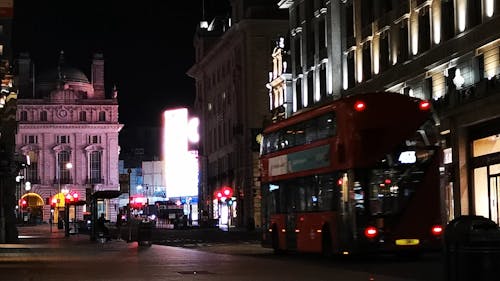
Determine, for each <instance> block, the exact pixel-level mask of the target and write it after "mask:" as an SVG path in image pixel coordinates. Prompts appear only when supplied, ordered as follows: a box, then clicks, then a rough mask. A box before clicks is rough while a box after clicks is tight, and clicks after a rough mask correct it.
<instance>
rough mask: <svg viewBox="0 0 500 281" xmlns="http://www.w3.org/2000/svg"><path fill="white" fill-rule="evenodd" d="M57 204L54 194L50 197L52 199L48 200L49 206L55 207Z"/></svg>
mask: <svg viewBox="0 0 500 281" xmlns="http://www.w3.org/2000/svg"><path fill="white" fill-rule="evenodd" d="M56 205H57V198H56V197H55V196H54V197H52V201H51V202H50V208H51V209H55V208H56Z"/></svg>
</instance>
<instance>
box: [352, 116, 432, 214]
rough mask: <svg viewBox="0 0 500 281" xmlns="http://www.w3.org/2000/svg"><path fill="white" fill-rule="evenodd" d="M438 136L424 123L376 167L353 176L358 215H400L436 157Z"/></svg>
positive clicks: (430, 123) (360, 170)
mask: <svg viewBox="0 0 500 281" xmlns="http://www.w3.org/2000/svg"><path fill="white" fill-rule="evenodd" d="M438 148H439V147H438V139H437V132H435V127H434V125H433V124H432V122H428V123H426V124H425V125H424V126H422V127H421V128H420V130H418V131H417V132H416V134H415V135H414V137H413V138H411V139H408V140H405V141H404V142H403V143H401V144H400V145H399V146H398V148H397V149H395V150H394V151H393V152H392V153H389V154H386V155H385V157H384V158H383V159H381V160H380V161H378V162H377V164H376V165H375V166H374V167H372V168H368V169H358V170H357V171H356V172H355V175H356V176H355V181H354V201H355V207H356V211H357V213H358V214H364V215H372V216H373V215H375V216H385V215H394V214H398V213H400V212H401V211H402V210H403V209H404V207H405V206H406V205H407V203H408V201H409V200H411V198H412V196H413V194H415V192H416V191H417V190H416V189H417V188H418V187H419V186H422V179H423V178H424V172H425V171H426V168H427V166H428V165H429V164H430V163H431V161H432V160H433V159H434V158H435V157H437V150H438Z"/></svg>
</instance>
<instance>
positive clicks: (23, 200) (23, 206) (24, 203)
mask: <svg viewBox="0 0 500 281" xmlns="http://www.w3.org/2000/svg"><path fill="white" fill-rule="evenodd" d="M26 207H28V202H27V201H26V200H25V199H21V208H23V209H26Z"/></svg>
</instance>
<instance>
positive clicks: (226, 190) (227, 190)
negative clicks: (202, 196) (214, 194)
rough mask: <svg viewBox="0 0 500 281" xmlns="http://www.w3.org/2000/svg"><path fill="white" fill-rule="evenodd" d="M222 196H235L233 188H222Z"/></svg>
mask: <svg viewBox="0 0 500 281" xmlns="http://www.w3.org/2000/svg"><path fill="white" fill-rule="evenodd" d="M222 195H223V196H224V197H227V198H230V197H232V196H233V189H232V188H230V187H229V186H224V187H223V188H222Z"/></svg>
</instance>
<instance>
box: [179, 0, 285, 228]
mask: <svg viewBox="0 0 500 281" xmlns="http://www.w3.org/2000/svg"><path fill="white" fill-rule="evenodd" d="M231 6H232V17H231V18H229V17H217V18H214V19H213V20H212V21H210V22H208V21H202V22H201V23H200V27H199V28H198V30H197V32H196V34H195V39H194V46H195V51H196V61H195V64H194V65H193V66H192V67H191V69H189V71H188V75H189V76H191V77H193V78H194V79H195V80H196V99H195V114H196V115H197V116H199V118H200V145H199V159H200V191H199V209H200V220H203V218H204V217H205V218H209V219H212V220H213V219H216V220H219V224H220V225H225V226H229V227H231V226H250V227H255V226H256V227H259V226H260V182H259V176H260V174H259V169H258V157H259V150H258V146H256V142H255V136H256V134H257V132H260V131H261V130H262V128H263V126H264V123H265V122H266V121H269V120H270V116H269V112H268V111H269V103H268V102H269V100H268V98H266V94H267V93H266V89H265V88H263V87H262V85H264V84H265V83H266V82H267V81H268V75H267V70H268V69H269V62H268V56H269V54H270V53H271V51H272V50H273V48H274V41H275V39H276V38H277V37H278V36H279V35H282V34H286V32H287V27H288V22H287V15H286V13H284V12H280V11H279V10H278V7H277V5H276V3H273V1H248V0H233V1H231ZM224 187H230V188H231V189H232V191H233V192H232V196H230V197H229V198H226V197H224V198H221V199H220V200H219V199H218V198H217V196H216V195H215V194H216V193H217V191H220V190H222V188H224Z"/></svg>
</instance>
